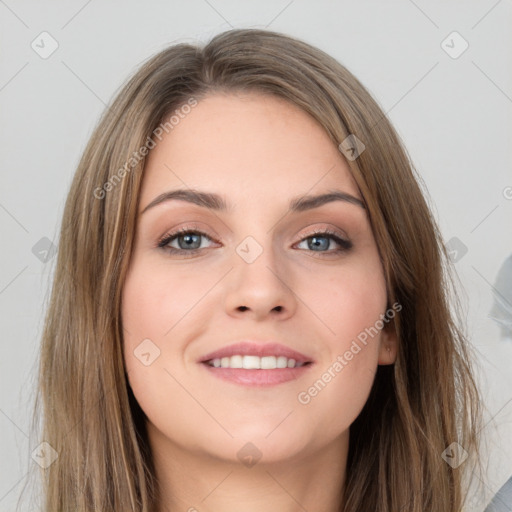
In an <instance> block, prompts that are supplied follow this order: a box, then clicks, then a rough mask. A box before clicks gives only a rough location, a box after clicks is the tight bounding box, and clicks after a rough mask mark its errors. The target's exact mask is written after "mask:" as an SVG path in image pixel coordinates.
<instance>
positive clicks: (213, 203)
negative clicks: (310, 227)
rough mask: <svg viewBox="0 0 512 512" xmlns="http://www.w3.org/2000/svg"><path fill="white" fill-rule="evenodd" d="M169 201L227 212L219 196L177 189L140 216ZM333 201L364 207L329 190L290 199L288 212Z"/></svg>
mask: <svg viewBox="0 0 512 512" xmlns="http://www.w3.org/2000/svg"><path fill="white" fill-rule="evenodd" d="M171 200H179V201H186V202H188V203H192V204H196V205H198V206H202V207H203V208H208V209H209V210H215V211H221V212H225V211H227V210H229V209H230V208H228V204H227V202H226V200H225V199H224V198H223V197H222V196H220V195H219V194H215V193H211V192H200V191H198V190H193V189H178V190H170V191H168V192H164V193H163V194H160V195H159V196H157V197H155V199H153V200H152V201H151V202H150V203H149V204H148V205H147V206H146V207H145V208H144V209H143V210H142V212H141V215H142V214H143V213H145V212H146V211H148V210H149V209H150V208H153V207H155V206H157V205H159V204H162V203H164V202H167V201H171ZM333 201H343V202H346V203H349V204H353V205H356V206H359V207H361V208H362V209H363V210H365V209H366V206H365V204H364V202H363V201H361V199H358V198H357V197H354V196H352V195H350V194H347V193H346V192H343V191H341V190H331V191H329V192H327V193H325V194H320V195H316V196H311V195H309V196H308V195H304V196H298V197H294V198H292V200H291V201H290V205H289V211H291V212H304V211H306V210H312V209H313V208H319V207H320V206H323V205H324V204H327V203H332V202H333Z"/></svg>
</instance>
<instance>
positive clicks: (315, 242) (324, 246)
mask: <svg viewBox="0 0 512 512" xmlns="http://www.w3.org/2000/svg"><path fill="white" fill-rule="evenodd" d="M311 240H312V242H311V243H310V244H309V248H310V249H311V248H312V247H315V248H318V247H320V248H321V249H328V248H329V239H328V238H327V237H325V236H313V237H311ZM318 240H321V241H323V243H321V242H320V243H319V242H318Z"/></svg>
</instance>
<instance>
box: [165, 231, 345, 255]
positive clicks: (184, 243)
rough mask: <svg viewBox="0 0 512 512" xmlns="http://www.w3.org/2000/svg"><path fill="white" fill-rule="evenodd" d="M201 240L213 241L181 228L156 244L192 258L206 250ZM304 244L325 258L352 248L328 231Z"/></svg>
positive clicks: (317, 233)
mask: <svg viewBox="0 0 512 512" xmlns="http://www.w3.org/2000/svg"><path fill="white" fill-rule="evenodd" d="M202 238H206V239H208V240H210V241H213V240H212V238H211V237H210V236H208V235H207V234H206V233H204V232H202V231H198V230H192V229H190V228H181V229H179V230H177V231H174V232H173V233H169V234H167V235H165V236H164V237H163V238H162V239H161V240H160V241H159V242H158V247H160V248H162V249H165V250H166V251H167V252H169V253H171V254H180V256H184V257H187V256H193V255H194V254H196V253H197V252H199V251H201V249H205V248H206V247H205V246H203V245H202V240H201V239H202ZM304 242H306V243H307V249H306V250H309V251H310V252H316V253H320V254H322V255H323V254H324V253H325V255H326V256H328V255H333V254H339V253H341V252H346V251H348V250H350V249H352V246H353V244H352V242H350V241H349V240H345V239H343V238H341V237H340V236H339V235H338V234H337V233H335V232H333V231H328V230H327V231H325V230H324V231H318V232H313V233H310V234H308V236H306V237H304V238H302V240H301V241H300V242H299V244H301V243H304ZM332 242H334V244H335V245H338V248H337V249H336V248H335V249H332V248H331V249H329V248H330V246H331V243H332ZM173 243H177V247H176V246H172V245H171V244H173Z"/></svg>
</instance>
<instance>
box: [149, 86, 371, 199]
mask: <svg viewBox="0 0 512 512" xmlns="http://www.w3.org/2000/svg"><path fill="white" fill-rule="evenodd" d="M155 142H157V144H156V146H155V147H154V148H153V149H152V150H151V151H150V153H149V157H148V160H147V162H146V167H145V171H144V179H143V186H142V191H141V204H142V205H144V204H146V203H147V202H149V201H150V200H151V199H152V198H153V197H155V196H156V195H158V194H160V193H162V192H163V191H164V190H168V189H172V188H196V189H201V190H208V191H209V192H217V193H219V194H222V195H226V196H228V197H229V196H233V202H237V201H236V198H237V197H238V198H243V201H254V202H256V203H257V202H259V204H260V205H261V201H264V202H269V201H272V200H275V201H279V200H280V198H283V196H287V197H288V196H296V195H300V194H305V193H319V192H322V191H324V190H327V189H334V188H337V189H341V190H343V191H344V192H347V193H349V194H352V195H354V196H356V197H361V195H360V193H359V190H358V187H357V184H356V182H355V180H354V178H353V177H352V175H351V172H350V168H349V167H348V164H347V163H346V161H345V159H344V157H343V155H342V154H341V153H340V152H339V150H338V148H337V147H336V145H335V144H334V143H333V142H332V140H331V139H330V138H329V136H328V134H327V132H326V131H325V130H324V129H323V127H322V126H321V125H320V124H319V123H318V122H317V121H316V120H315V119H313V118H312V117H311V116H310V115H308V114H307V113H306V112H304V111H303V110H301V109H300V108H298V107H297V106H295V105H293V104H291V103H290V102H288V101H286V100H284V99H281V98H276V97H274V96H270V95H263V94H258V93H244V94H235V93H229V94H225V93H222V94H220V93H217V94H212V95H210V96H207V97H206V98H204V99H202V100H201V101H199V102H198V103H197V105H196V106H195V107H193V108H191V109H190V112H189V113H188V114H186V115H183V116H182V117H181V118H180V120H179V123H177V124H175V125H174V126H173V128H172V130H170V131H169V133H165V132H164V135H163V136H162V140H161V141H158V140H156V141H155ZM240 200H241V199H240Z"/></svg>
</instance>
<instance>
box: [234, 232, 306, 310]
mask: <svg viewBox="0 0 512 512" xmlns="http://www.w3.org/2000/svg"><path fill="white" fill-rule="evenodd" d="M242 247H243V248H245V249H247V248H249V250H250V251H252V252H253V254H252V257H249V258H247V257H246V254H244V252H243V248H240V247H239V248H238V249H239V250H238V251H237V252H236V254H234V255H233V265H234V268H233V270H232V271H231V272H230V273H229V277H228V279H229V282H228V291H227V293H226V296H225V306H226V312H227V313H228V314H229V315H231V316H237V317H238V316H243V317H248V316H251V317H252V318H253V319H254V320H263V319H265V318H269V317H272V318H276V319H279V320H284V319H286V318H289V317H290V316H293V314H294V313H295V309H296V307H297V296H296V294H295V292H294V290H293V277H292V275H291V272H290V271H289V269H287V268H286V265H285V262H284V261H283V260H282V259H281V260H279V262H278V261H277V260H276V257H275V254H274V251H273V250H272V249H271V248H269V247H268V246H266V247H263V246H260V245H259V244H255V243H254V241H252V244H249V245H243V246H242ZM256 249H257V252H256V253H254V251H255V250H256ZM247 254H248V253H247ZM256 254H258V255H257V256H256V257H255V259H254V256H255V255H256ZM278 263H279V264H278Z"/></svg>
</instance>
